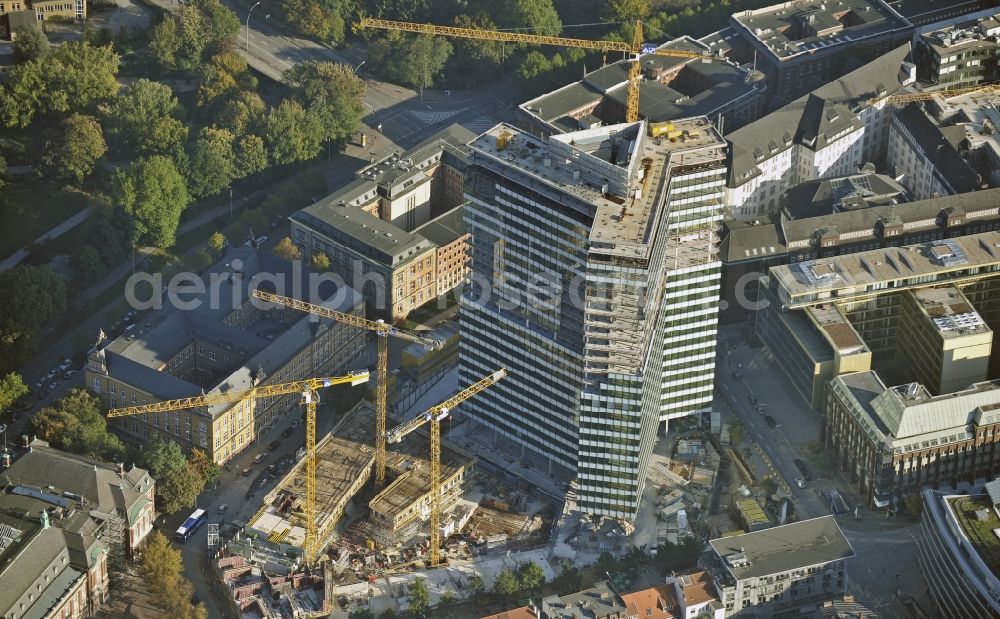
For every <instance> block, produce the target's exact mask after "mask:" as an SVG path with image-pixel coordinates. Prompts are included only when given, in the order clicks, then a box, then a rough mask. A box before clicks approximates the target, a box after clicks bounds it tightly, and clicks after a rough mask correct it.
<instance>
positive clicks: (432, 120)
mask: <svg viewBox="0 0 1000 619" xmlns="http://www.w3.org/2000/svg"><path fill="white" fill-rule="evenodd" d="M461 112H462V110H451V111H450V112H425V111H422V110H421V111H415V112H410V113H411V114H413V116H414V117H416V119H417V120H419V121H420V122H422V123H424V124H425V125H436V124H438V123H442V122H444V121H446V120H448V119H449V118H451V117H452V116H454V115H456V114H459V113H461Z"/></svg>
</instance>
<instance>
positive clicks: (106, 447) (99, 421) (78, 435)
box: [31, 389, 125, 460]
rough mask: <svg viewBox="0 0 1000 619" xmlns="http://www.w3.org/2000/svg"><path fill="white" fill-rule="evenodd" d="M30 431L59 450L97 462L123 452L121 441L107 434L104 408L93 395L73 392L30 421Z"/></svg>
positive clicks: (79, 391)
mask: <svg viewBox="0 0 1000 619" xmlns="http://www.w3.org/2000/svg"><path fill="white" fill-rule="evenodd" d="M31 424H32V428H34V431H35V432H36V433H37V434H38V435H39V436H41V437H42V438H43V439H44V440H46V441H49V442H50V443H52V444H53V445H54V446H55V447H57V448H58V449H64V450H66V451H69V452H72V453H76V454H81V455H84V456H87V457H90V458H97V459H99V460H115V459H118V458H119V457H120V456H121V454H122V453H123V452H124V451H125V446H124V445H123V444H122V442H121V440H120V439H119V438H118V437H117V436H115V435H114V434H111V433H110V432H108V423H107V419H105V417H104V410H103V406H102V405H101V402H100V400H98V399H97V397H96V396H94V395H92V394H91V393H89V392H87V391H86V390H84V389H74V390H73V391H71V392H70V393H69V395H67V396H65V397H64V398H62V399H60V400H59V401H58V402H56V403H55V404H54V405H52V406H50V407H47V408H43V409H42V410H40V411H38V413H37V414H36V415H35V416H34V417H32V419H31Z"/></svg>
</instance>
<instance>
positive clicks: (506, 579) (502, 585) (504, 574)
mask: <svg viewBox="0 0 1000 619" xmlns="http://www.w3.org/2000/svg"><path fill="white" fill-rule="evenodd" d="M520 591H521V583H520V582H519V581H518V580H517V576H515V575H514V572H512V571H510V570H507V569H505V570H502V571H501V572H500V573H499V574H497V579H496V581H495V582H494V583H493V593H495V594H496V595H499V596H501V597H503V598H508V599H509V598H512V597H514V596H515V595H517V594H518V592H520Z"/></svg>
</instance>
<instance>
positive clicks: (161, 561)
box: [139, 530, 206, 619]
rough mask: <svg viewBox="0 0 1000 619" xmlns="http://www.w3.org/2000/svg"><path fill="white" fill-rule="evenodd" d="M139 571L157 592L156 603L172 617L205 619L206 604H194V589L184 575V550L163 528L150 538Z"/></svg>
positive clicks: (154, 593)
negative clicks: (177, 545)
mask: <svg viewBox="0 0 1000 619" xmlns="http://www.w3.org/2000/svg"><path fill="white" fill-rule="evenodd" d="M139 573H140V574H142V577H143V579H144V580H145V581H146V583H147V585H148V587H147V589H148V590H149V591H151V592H152V593H153V599H154V601H155V603H156V604H157V605H158V606H159V607H160V608H162V609H163V610H164V611H165V613H164V615H165V616H166V617H170V619H203V618H204V617H206V612H205V607H204V606H203V605H201V604H198V605H194V604H191V601H190V600H191V596H192V594H193V588H192V587H191V583H190V582H188V581H187V580H185V579H184V577H183V576H182V564H181V553H180V551H178V550H175V549H174V548H173V546H172V545H171V544H170V541H169V540H167V538H166V537H165V536H164V535H163V534H162V533H160V532H159V531H155V530H154V531H153V532H152V533H150V534H149V537H148V538H147V539H146V547H145V548H144V549H143V553H142V562H141V563H140V564H139Z"/></svg>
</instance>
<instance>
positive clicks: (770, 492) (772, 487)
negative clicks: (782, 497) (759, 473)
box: [760, 477, 778, 498]
mask: <svg viewBox="0 0 1000 619" xmlns="http://www.w3.org/2000/svg"><path fill="white" fill-rule="evenodd" d="M760 487H761V488H763V489H764V494H765V495H766V496H767V497H769V498H770V497H772V496H774V493H775V492H777V491H778V482H776V481H774V480H773V479H772V478H770V477H765V478H764V480H763V481H761V482H760Z"/></svg>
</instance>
